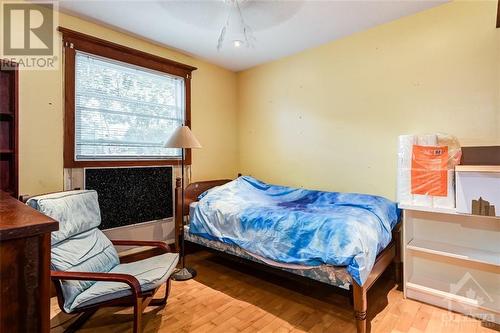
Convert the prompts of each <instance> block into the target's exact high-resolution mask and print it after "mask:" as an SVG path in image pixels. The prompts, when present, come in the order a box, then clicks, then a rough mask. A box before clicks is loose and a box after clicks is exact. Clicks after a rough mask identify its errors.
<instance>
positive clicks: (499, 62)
mask: <svg viewBox="0 0 500 333" xmlns="http://www.w3.org/2000/svg"><path fill="white" fill-rule="evenodd" d="M496 6H497V2H496V1H467V2H453V3H449V4H445V5H442V6H439V7H436V8H433V9H430V10H428V11H425V12H421V13H419V14H416V15H413V16H409V17H405V18H402V19H399V20H397V21H394V22H391V23H388V24H385V25H381V26H378V27H375V28H373V29H370V30H367V31H364V32H360V33H357V34H355V35H352V36H349V37H346V38H344V39H341V40H338V41H334V42H331V43H329V44H326V45H323V46H321V47H318V48H314V49H311V50H307V51H304V52H301V53H299V54H296V55H293V56H290V57H287V58H283V59H280V60H277V61H275V62H272V63H268V64H265V65H261V66H258V67H256V68H253V69H250V70H247V71H244V72H241V73H239V74H238V112H239V121H238V123H239V128H238V131H239V150H240V160H239V165H240V170H241V171H242V172H244V173H246V174H251V175H254V176H256V177H258V178H260V179H263V180H265V181H270V182H274V183H280V184H287V185H297V186H304V187H310V188H319V189H330V190H339V191H354V192H366V193H374V194H380V195H384V196H387V197H389V198H394V197H395V189H396V154H397V147H396V142H397V141H396V140H397V136H398V135H399V134H404V133H426V132H436V131H441V132H445V133H451V134H454V135H456V136H457V137H458V138H459V140H460V141H461V143H462V144H463V145H483V144H500V111H499V109H500V50H499V48H500V29H495V20H496Z"/></svg>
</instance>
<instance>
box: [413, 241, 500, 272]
mask: <svg viewBox="0 0 500 333" xmlns="http://www.w3.org/2000/svg"><path fill="white" fill-rule="evenodd" d="M406 248H407V249H410V250H413V251H417V252H424V253H430V254H434V255H438V256H443V257H448V258H454V259H459V260H463V261H468V262H476V263H481V264H486V265H492V266H497V267H500V253H499V252H492V251H485V250H479V249H473V248H469V247H463V246H458V245H452V244H447V243H441V242H434V241H428V240H423V239H413V240H411V241H410V243H409V244H408V245H407V246H406Z"/></svg>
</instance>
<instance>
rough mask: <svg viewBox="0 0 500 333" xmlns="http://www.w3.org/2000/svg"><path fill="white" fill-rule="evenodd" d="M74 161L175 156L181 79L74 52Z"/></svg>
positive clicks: (180, 120)
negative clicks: (171, 143) (172, 144)
mask: <svg viewBox="0 0 500 333" xmlns="http://www.w3.org/2000/svg"><path fill="white" fill-rule="evenodd" d="M75 67H76V73H75V85H76V90H75V91H76V93H75V160H76V161H88V160H117V159H120V160H124V159H162V158H172V157H179V156H180V150H179V149H167V148H163V144H164V143H165V141H166V140H167V139H168V135H169V133H172V132H173V131H174V130H175V128H177V127H178V126H180V125H182V124H183V122H184V78H181V77H178V76H173V75H169V74H165V73H161V72H155V71H152V70H148V69H145V68H140V67H137V66H131V65H127V64H124V63H119V62H116V61H112V60H108V59H104V58H100V57H96V56H93V55H90V54H86V53H82V52H78V51H77V52H76V61H75Z"/></svg>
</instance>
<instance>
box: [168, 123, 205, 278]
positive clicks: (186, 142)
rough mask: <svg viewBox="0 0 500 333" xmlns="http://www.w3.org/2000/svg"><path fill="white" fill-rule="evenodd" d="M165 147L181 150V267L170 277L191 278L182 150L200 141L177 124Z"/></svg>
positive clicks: (194, 145) (195, 145) (199, 146)
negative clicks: (185, 226) (185, 218)
mask: <svg viewBox="0 0 500 333" xmlns="http://www.w3.org/2000/svg"><path fill="white" fill-rule="evenodd" d="M165 148H180V149H181V150H182V159H181V161H182V168H181V170H182V171H181V174H182V176H181V177H182V179H181V181H182V183H181V184H182V191H181V193H182V199H181V211H182V214H181V216H182V221H181V222H182V228H181V235H180V243H181V244H180V245H181V246H180V247H181V249H180V250H181V251H180V252H181V253H180V255H181V263H182V268H181V269H180V270H178V271H177V272H175V273H174V274H172V279H174V280H175V281H185V280H189V279H192V278H194V277H195V276H196V271H195V270H194V269H193V268H189V267H186V253H185V249H184V152H185V150H186V149H188V148H201V145H200V143H199V142H198V140H197V139H196V137H195V136H194V134H193V132H191V130H190V129H189V127H187V126H179V127H178V128H176V129H175V131H174V133H172V135H171V136H170V138H169V139H168V141H167V143H165Z"/></svg>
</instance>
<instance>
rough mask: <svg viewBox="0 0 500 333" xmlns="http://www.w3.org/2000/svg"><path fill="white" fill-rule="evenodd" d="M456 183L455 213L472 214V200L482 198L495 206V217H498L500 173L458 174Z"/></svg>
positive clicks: (499, 208) (499, 214)
mask: <svg viewBox="0 0 500 333" xmlns="http://www.w3.org/2000/svg"><path fill="white" fill-rule="evenodd" d="M456 182H457V211H458V212H460V213H467V214H470V213H472V211H471V210H472V200H473V199H474V200H477V199H479V197H482V198H483V199H484V200H487V201H489V202H490V204H493V205H495V211H496V216H500V173H496V172H459V171H457V173H456Z"/></svg>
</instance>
